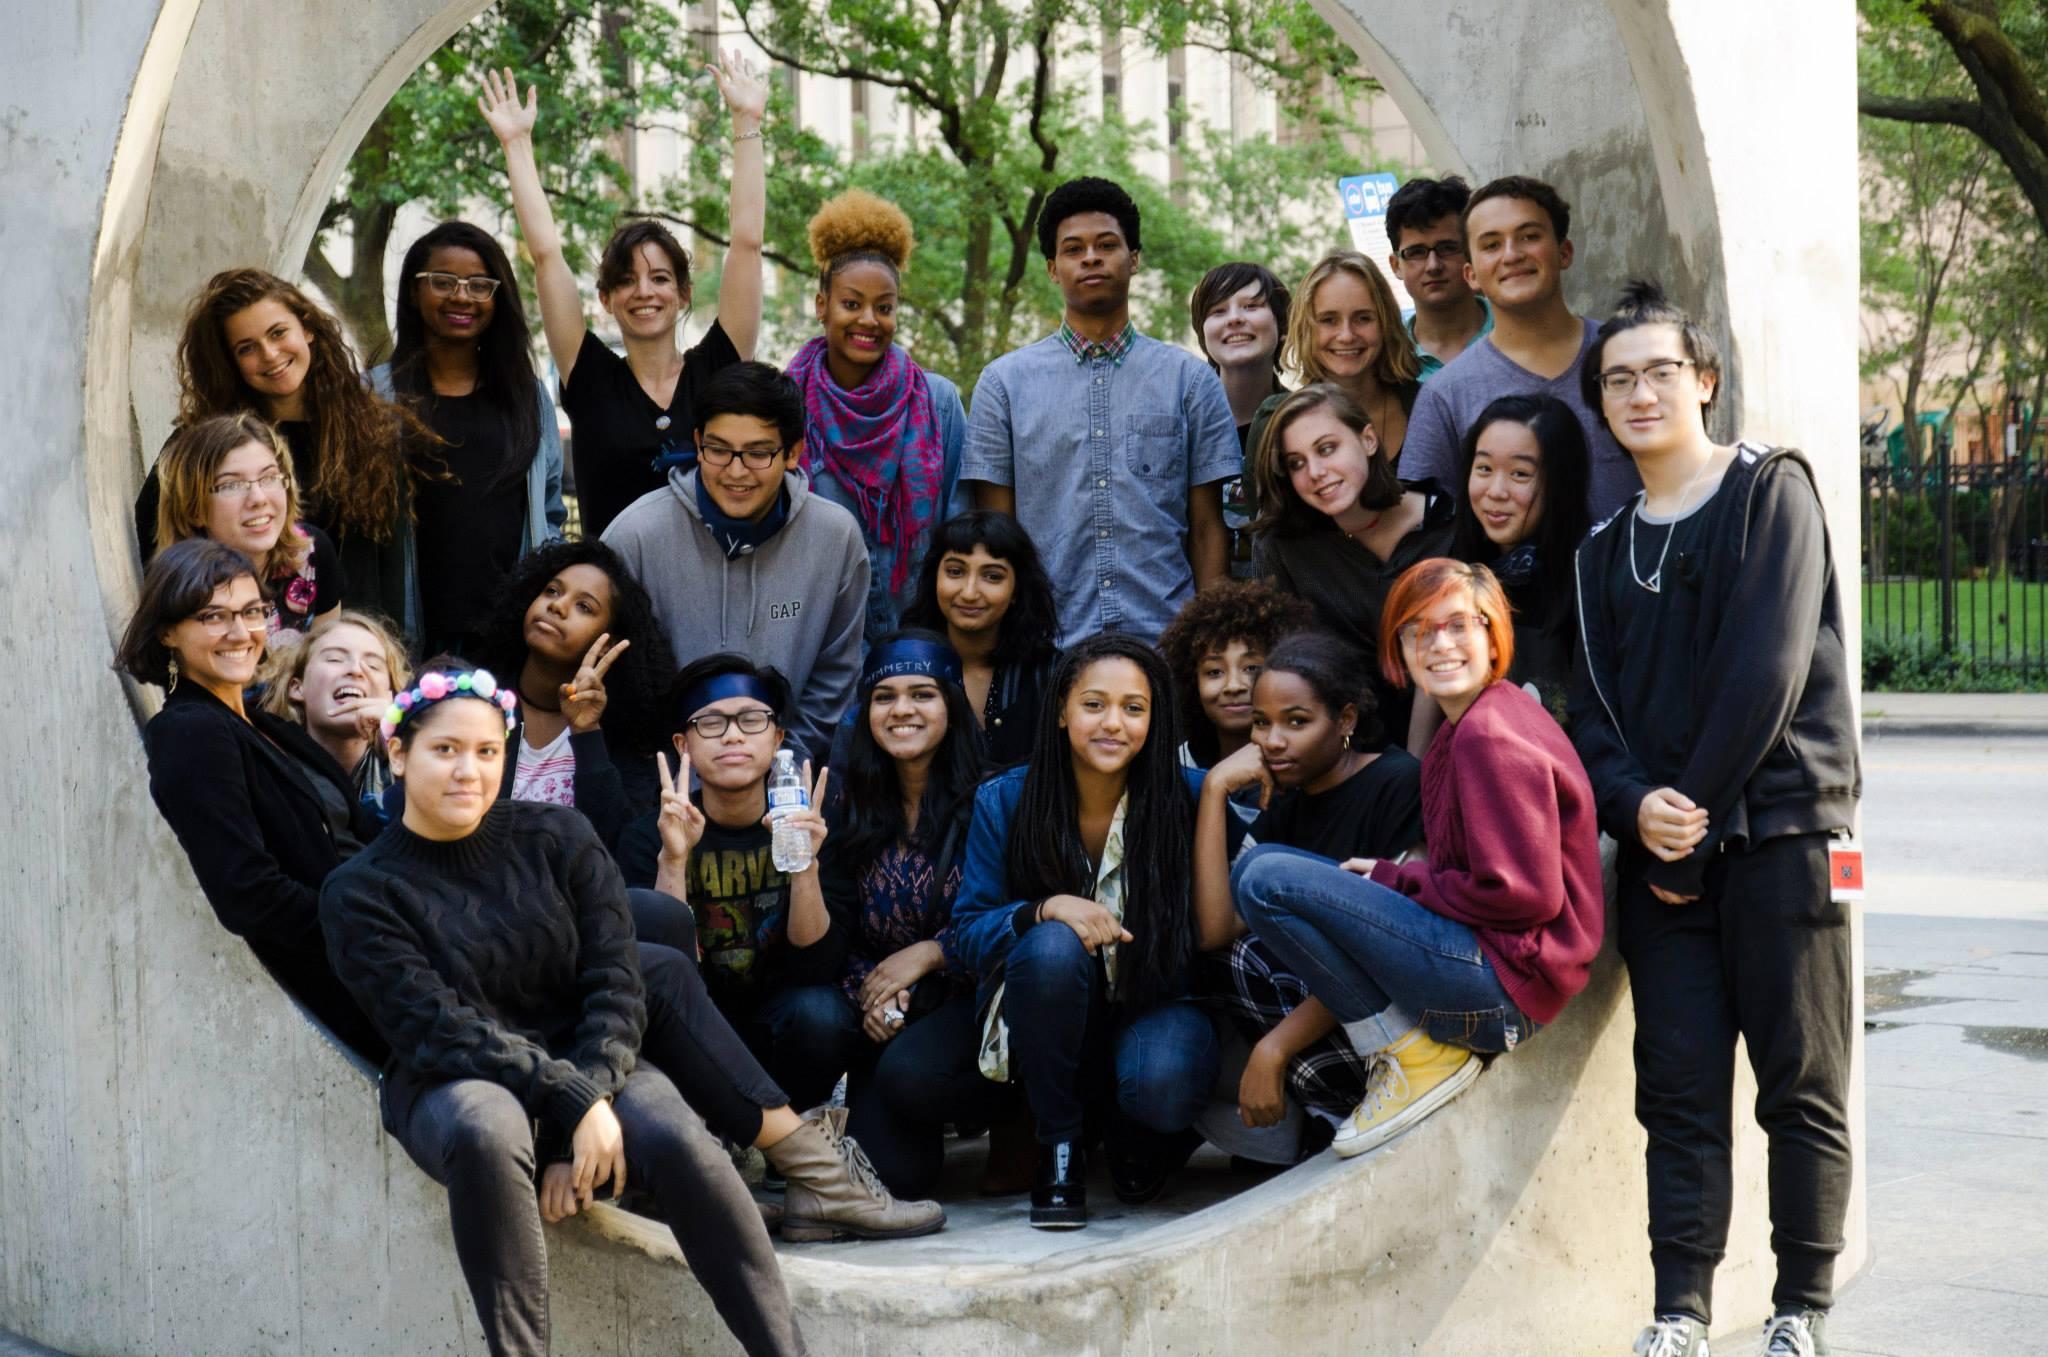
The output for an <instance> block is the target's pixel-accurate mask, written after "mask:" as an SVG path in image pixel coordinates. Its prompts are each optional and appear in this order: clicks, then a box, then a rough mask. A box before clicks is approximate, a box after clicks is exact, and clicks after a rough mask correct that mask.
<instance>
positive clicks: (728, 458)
mask: <svg viewBox="0 0 2048 1357" xmlns="http://www.w3.org/2000/svg"><path fill="white" fill-rule="evenodd" d="M781 455H782V449H781V448H764V447H761V446H759V445H756V446H754V447H751V448H729V447H727V446H726V445H725V444H723V443H713V442H711V441H710V440H709V439H706V440H705V441H704V442H703V443H701V444H699V445H698V447H697V456H698V457H699V458H700V459H701V460H703V461H706V462H709V463H710V464H711V465H712V466H731V465H732V459H733V458H735V457H737V458H739V459H740V465H741V466H744V467H746V468H748V469H749V470H752V471H766V470H767V469H768V468H769V467H771V466H774V465H775V459H776V458H778V457H780V456H781ZM743 728H744V727H743ZM749 733H750V734H751V733H752V732H749Z"/></svg>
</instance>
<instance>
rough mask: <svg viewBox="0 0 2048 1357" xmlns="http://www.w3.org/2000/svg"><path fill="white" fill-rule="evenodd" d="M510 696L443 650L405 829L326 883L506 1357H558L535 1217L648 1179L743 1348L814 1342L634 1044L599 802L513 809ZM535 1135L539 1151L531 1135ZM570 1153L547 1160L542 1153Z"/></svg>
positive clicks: (338, 938) (625, 956)
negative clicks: (588, 811) (595, 816)
mask: <svg viewBox="0 0 2048 1357" xmlns="http://www.w3.org/2000/svg"><path fill="white" fill-rule="evenodd" d="M515 705H516V704H515V702H514V699H513V697H512V695H511V693H510V692H509V691H506V690H502V689H499V688H498V687H497V684H496V681H495V679H493V678H492V676H491V674H490V673H489V671H487V670H470V669H468V668H466V667H462V666H461V665H460V663H459V662H452V663H451V662H447V661H445V660H444V661H443V662H441V663H430V664H429V665H428V666H427V667H426V669H425V671H424V672H422V673H421V675H420V677H419V682H418V684H417V686H415V687H414V688H412V689H410V690H408V691H407V692H405V693H402V694H400V695H399V698H398V700H397V701H396V702H395V703H394V705H393V706H392V708H391V709H390V711H389V712H387V714H386V718H385V721H384V723H383V731H384V734H385V735H386V737H387V747H388V749H389V751H390V756H391V763H392V768H393V770H394V771H395V772H396V773H397V774H398V775H399V776H400V777H401V778H403V779H404V780H405V783H406V790H407V796H406V801H405V811H404V815H403V818H402V820H401V821H400V822H399V823H396V824H394V825H392V826H391V828H390V829H389V830H388V831H387V832H386V833H385V834H384V835H383V836H382V837H380V838H379V839H378V840H377V841H376V842H375V843H374V844H372V845H371V846H370V847H369V848H367V849H365V850H364V851H363V852H362V853H359V854H357V855H356V857H355V858H354V859H352V860H351V861H350V863H349V864H348V866H347V868H346V869H344V870H343V871H341V872H338V873H336V874H335V875H334V876H333V877H332V878H330V879H329V881H328V883H327V885H326V886H325V888H324V889H323V890H322V892H321V908H320V915H321V925H322V927H323V929H324V930H325V933H326V938H327V945H328V950H329V953H330V954H331V956H332V957H333V959H334V965H335V970H336V972H337V973H338V974H339V975H340V976H341V978H342V981H343V983H344V984H346V985H347V986H348V988H349V990H350V991H351V992H352V993H353V994H354V995H355V996H356V998H357V1000H358V1001H359V1002H360V1003H361V1004H362V1005H363V1007H364V1009H365V1010H366V1011H367V1012H368V1013H369V1014H370V1016H371V1020H372V1021H373V1022H374V1023H375V1024H376V1025H377V1028H378V1030H379V1031H380V1032H381V1033H383V1034H384V1035H385V1037H386V1038H387V1039H388V1040H389V1041H390V1043H391V1045H392V1047H393V1049H394V1051H395V1052H397V1054H396V1055H395V1056H394V1059H393V1062H392V1065H391V1067H390V1069H389V1070H388V1072H387V1075H386V1077H385V1080H384V1085H383V1094H382V1096H383V1102H384V1118H385V1125H386V1126H387V1127H388V1128H390V1130H391V1132H392V1134H393V1135H395V1136H396V1137H397V1138H398V1140H399V1142H400V1143H401V1144H403V1145H404V1146H405V1148H406V1152H407V1153H408V1154H410V1155H411V1156H412V1157H413V1160H414V1161H415V1162H416V1163H418V1164H419V1165H420V1167H421V1168H422V1169H424V1170H426V1172H427V1173H429V1174H430V1175H432V1176H433V1177H434V1178H435V1179H436V1180H437V1181H439V1182H441V1183H443V1184H445V1185H446V1187H447V1188H448V1196H449V1213H450V1215H451V1216H452V1217H453V1221H454V1227H455V1239H456V1252H457V1254H458V1256H459V1257H460V1258H461V1260H462V1266H463V1274H464V1276H465V1277H466V1278H467V1280H468V1282H469V1285H470V1294H471V1297H472V1298H473V1300H474V1301H475V1304H476V1308H477V1314H478V1317H479V1319H481V1320H482V1322H483V1327H484V1334H485V1338H486V1339H487V1341H488V1342H489V1344H490V1350H491V1352H492V1353H493V1354H522V1355H526V1354H534V1355H538V1354H543V1353H545V1352H547V1350H548V1292H547V1280H546V1279H547V1248H546V1244H545V1242H544V1239H543V1236H542V1233H541V1229H540V1222H541V1220H542V1219H547V1220H557V1219H560V1218H561V1217H563V1216H565V1215H571V1214H574V1213H575V1212H576V1211H577V1210H579V1209H581V1208H583V1207H585V1206H587V1205H589V1203H590V1202H591V1201H592V1199H593V1198H594V1197H595V1195H596V1194H597V1193H598V1192H599V1191H601V1190H605V1189H609V1191H610V1192H611V1194H613V1195H616V1194H617V1193H619V1192H621V1191H623V1190H624V1189H625V1188H626V1186H627V1183H628V1181H629V1180H635V1181H638V1182H641V1183H644V1184H646V1185H647V1186H648V1189H649V1191H650V1192H651V1193H652V1194H653V1196H654V1199H655V1203H656V1205H657V1207H658V1209H659V1212H660V1216H661V1218H662V1219H663V1220H664V1221H666V1222H667V1223H668V1226H669V1228H670V1229H671V1230H673V1231H674V1232H675V1236H676V1240H677V1242H678V1243H679V1244H681V1245H682V1249H683V1255H684V1257H685V1258H686V1259H687V1260H688V1262H689V1265H690V1270H691V1272H692V1273H693V1274H694V1275H695V1276H696V1278H697V1280H698V1281H699V1282H700V1283H702V1285H703V1286H704V1288H705V1290H706V1291H708V1292H709V1293H710V1295H711V1298H712V1301H713V1303H714V1304H715V1305H716V1306H717V1307H718V1311H719V1314H720V1316H721V1317H722V1318H723V1319H724V1320H725V1323H726V1325H727V1327H728V1328H729V1329H731V1331H732V1333H733V1336H734V1337H735V1338H737V1339H738V1340H739V1343H740V1345H741V1347H742V1348H743V1349H744V1350H745V1351H747V1352H748V1353H800V1352H802V1351H804V1343H803V1338H802V1336H801V1335H800V1334H799V1333H798V1332H797V1327H796V1319H795V1316H794V1315H793V1314H792V1313H791V1310H790V1303H789V1295H788V1292H787V1290H786V1289H785V1288H784V1286H783V1283H782V1276H781V1271H780V1269H779V1267H778V1266H777V1264H776V1261H775V1254H774V1250H773V1249H772V1248H771V1247H770V1245H769V1243H768V1235H767V1231H766V1229H765V1228H764V1227H763V1225H762V1222H761V1216H760V1213H759V1211H758V1209H757V1208H756V1207H755V1205H754V1203H753V1201H752V1199H751V1198H750V1197H749V1196H748V1195H747V1191H746V1188H745V1186H744V1185H743V1184H742V1183H741V1182H740V1179H739V1174H738V1173H737V1172H736V1171H735V1170H734V1168H733V1166H732V1161H731V1160H730V1159H729V1158H728V1157H727V1155H726V1153H725V1151H724V1150H723V1149H722V1148H721V1147H720V1145H719V1143H718V1140H717V1138H716V1137H714V1136H713V1135H712V1134H711V1133H710V1132H709V1131H708V1130H707V1129H706V1128H705V1126H704V1123H703V1122H702V1121H701V1120H700V1119H699V1118H698V1116H697V1114H696V1113H695V1112H693V1111H691V1110H690V1108H689V1107H688V1106H687V1105H685V1103H684V1102H683V1099H682V1097H681V1095H680V1094H678V1093H677V1091H676V1088H675V1085H674V1084H672V1083H671V1082H670V1081H669V1079H668V1076H667V1075H665V1074H663V1073H662V1072H661V1070H659V1069H658V1068H656V1067H655V1066H653V1065H652V1064H650V1063H649V1062H648V1060H647V1059H646V1058H645V1056H646V1053H644V1052H642V1051H641V1049H640V1045H641V1037H642V1034H643V1031H644V1029H645V1027H646V1024H647V1004H646V998H645V994H644V992H643V989H642V983H641V976H640V967H639V964H638V961H637V959H636V952H635V942H634V937H633V919H632V914H631V912H630V911H629V909H628V907H627V903H626V891H625V887H624V885H623V884H622V883H621V882H620V880H619V874H618V869H617V868H616V867H614V866H613V865H612V861H611V858H610V857H609V856H608V855H607V854H606V853H605V851H604V846H603V845H602V844H601V843H599V842H598V839H597V835H596V834H595V833H593V832H592V831H591V828H590V824H589V822H588V821H586V820H585V819H584V818H583V817H582V816H580V815H577V814H575V813H573V812H571V811H569V810H568V809H566V808H564V807H560V806H549V805H542V804H538V803H533V802H523V801H505V802H501V801H499V800H498V783H499V781H500V780H501V779H502V778H503V776H504V774H505V762H506V738H507V735H508V734H509V732H510V728H511V725H512V711H513V708H514V706H515ZM536 1128H538V1133H539V1136H540V1143H541V1145H542V1147H544V1148H543V1149H540V1150H537V1148H536ZM549 1145H553V1146H566V1150H567V1156H568V1158H567V1162H566V1163H564V1162H553V1163H546V1166H545V1168H544V1169H543V1170H542V1171H541V1173H540V1192H539V1199H538V1201H536V1200H535V1195H534V1180H535V1170H536V1168H537V1167H539V1166H540V1165H541V1164H542V1163H544V1162H545V1160H546V1154H545V1147H547V1146H549Z"/></svg>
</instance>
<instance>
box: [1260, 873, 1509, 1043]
mask: <svg viewBox="0 0 2048 1357" xmlns="http://www.w3.org/2000/svg"><path fill="white" fill-rule="evenodd" d="M1230 889H1231V895H1232V898H1233V899H1235V900H1236V901H1237V910H1238V913H1239V914H1240V915H1242V916H1243V917H1244V921H1245V925H1246V926H1247V927H1249V928H1250V929H1251V931H1252V934H1253V936H1255V937H1257V938H1258V940H1259V941H1260V942H1262V943H1264V944H1265V945H1266V946H1267V947H1268V948H1269V949H1271V951H1272V952H1273V954H1274V955H1275V956H1276V957H1278V958H1279V960H1280V964H1281V965H1282V966H1284V967H1285V968H1286V969H1287V970H1288V971H1290V972H1292V973H1293V974H1294V975H1296V976H1298V977H1300V978H1301V980H1302V981H1303V983H1305V984H1306V985H1307V986H1308V990H1309V993H1310V994H1313V995H1314V996H1315V997H1316V998H1318V999H1320V1000H1322V1001H1323V1005H1324V1007H1326V1008H1328V1009H1329V1010H1330V1012H1332V1013H1334V1014H1335V1015H1336V1016H1337V1020H1338V1021H1339V1022H1341V1023H1343V1024H1344V1031H1345V1035H1347V1036H1349V1037H1350V1038H1351V1044H1352V1045H1353V1046H1355V1047H1356V1048H1357V1049H1358V1051H1359V1053H1360V1054H1361V1055H1363V1054H1367V1053H1370V1052H1372V1051H1378V1050H1383V1049H1385V1048H1386V1047H1387V1046H1389V1045H1391V1044H1392V1043H1393V1042H1394V1041H1395V1040H1396V1039H1397V1038H1399V1037H1400V1036H1401V1035H1402V1034H1404V1033H1405V1032H1407V1031H1409V1030H1410V1029H1411V1028H1413V1027H1415V1026H1417V1025H1418V1024H1420V1025H1421V1026H1422V1027H1423V1028H1424V1029H1425V1030H1427V1031H1428V1033H1429V1035H1430V1036H1431V1037H1433V1038H1435V1039H1436V1040H1437V1041H1441V1042H1445V1043H1447V1044H1449V1045H1452V1046H1463V1047H1465V1048H1467V1049H1468V1050H1473V1051H1480V1052H1494V1051H1509V1050H1513V1049H1514V1047H1515V1044H1516V1043H1517V1042H1520V1041H1523V1040H1526V1039H1527V1038H1528V1037H1530V1036H1531V1035H1533V1034H1534V1033H1535V1031H1536V1024H1535V1023H1534V1022H1532V1021H1531V1020H1530V1019H1529V1018H1528V1017H1527V1016H1525V1015H1524V1014H1523V1012H1522V1011H1521V1010H1520V1009H1519V1008H1517V1007H1515V1002H1514V1000H1512V999H1510V998H1509V997H1508V994H1507V991H1506V990H1504V989H1503V988H1501V983H1500V979H1499V977H1497V976H1496V975H1495V974H1494V971H1493V963H1492V962H1490V961H1488V960H1487V958H1486V954H1485V953H1484V952H1482V951H1480V949H1479V939H1478V938H1477V937H1476V936H1475V935H1474V934H1473V932H1472V930H1471V929H1470V928H1468V927H1466V926H1465V925H1464V924H1461V923H1459V922H1458V921H1457V920H1455V919H1446V918H1445V917H1443V916H1442V915H1441V914H1436V913H1433V912H1432V911H1430V910H1429V909H1427V908H1426V907H1424V906H1423V905H1421V904H1419V903H1417V902H1416V901H1414V900H1411V899H1409V898H1408V897H1407V896H1405V895H1403V894H1401V893H1400V892H1399V891H1397V890H1393V889H1391V888H1389V887H1386V886H1382V885H1380V884H1379V883H1378V882H1376V881H1371V880H1368V879H1367V878H1365V877H1362V876H1358V875H1356V874H1354V873H1351V872H1347V871H1345V870H1344V869H1343V868H1341V867H1339V866H1337V865H1336V864H1335V863H1334V862H1331V861H1330V860H1329V859H1328V858H1322V857H1317V856H1316V855H1315V854H1313V853H1304V852H1302V851H1300V850H1299V849H1295V848H1282V847H1278V846H1275V845H1271V844H1260V845H1259V846H1257V847H1255V848H1253V849H1252V850H1251V851H1249V852H1247V853H1245V854H1244V855H1243V856H1242V857H1240V858H1239V859H1238V860H1237V866H1236V869H1235V870H1234V871H1233V872H1232V873H1231V877H1230Z"/></svg>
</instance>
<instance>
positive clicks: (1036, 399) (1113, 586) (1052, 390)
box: [960, 335, 1244, 646]
mask: <svg viewBox="0 0 2048 1357" xmlns="http://www.w3.org/2000/svg"><path fill="white" fill-rule="evenodd" d="M1243 470H1244V456H1243V454H1242V453H1241V452H1240V451H1239V450H1238V446H1237V423H1236V421H1235V419H1233V418H1232V416H1231V413H1230V402H1229V400H1228V399H1227V398H1226V397H1225V396H1224V394H1223V383H1222V381H1221V380H1219V379H1218V378H1217V376H1216V374H1215V373H1214V372H1211V371H1210V370H1209V366H1208V364H1206V363H1204V362H1203V361H1202V360H1201V359H1199V358H1197V357H1195V356H1194V355H1193V354H1191V353H1189V352H1188V351H1187V350H1185V349H1182V348H1178V347H1176V346H1174V345H1172V344H1163V343H1161V342H1160V341H1159V340H1156V339H1151V338H1148V337H1146V336H1144V335H1138V336H1136V339H1135V342H1134V343H1133V344H1132V345H1131V348H1130V351H1129V352H1128V353H1126V354H1125V355H1124V356H1123V358H1122V360H1121V361H1117V360H1114V359H1110V358H1106V357H1099V356H1098V357H1090V358H1084V359H1077V358H1076V357H1075V355H1074V352H1073V350H1072V349H1070V348H1068V347H1067V345H1066V344H1065V343H1063V342H1062V341H1061V340H1060V338H1059V336H1058V335H1051V336H1048V337H1047V338H1045V339H1041V340H1039V341H1038V342H1037V343H1035V344H1027V345H1026V346H1025V347H1023V348H1021V349H1018V350H1016V351H1014V352H1012V353H1007V354H1004V355H1003V356H1002V357H1001V358H998V359H996V361H995V362H993V363H990V364H989V365H988V366H987V367H986V368H984V369H983V370H982V373H981V380H980V381H979V382H978V383H977V384H976V385H975V388H974V405H973V409H972V410H971V412H970V413H969V415H968V420H967V453H966V456H965V457H964V458H963V459H962V460H961V463H960V478H961V479H962V480H969V481H987V482H988V483H990V484H991V485H1006V486H1010V487H1012V488H1013V489H1014V490H1015V491H1016V495H1017V520H1018V522H1020V523H1022V524H1023V525H1024V530H1025V531H1026V532H1028V533H1030V534H1031V538H1032V540H1033V541H1034V542H1036V543H1037V544H1038V551H1039V554H1040V555H1041V556H1043V557H1044V558H1045V573H1046V574H1047V575H1048V576H1049V577H1050V578H1051V580H1052V587H1053V594H1054V596H1055V598H1056V599H1057V600H1058V603H1059V618H1060V628H1059V630H1060V635H1059V643H1060V644H1061V645H1062V646H1070V645H1072V644H1074V643H1075V642H1076V641H1079V640H1081V639H1082V638H1084V637H1087V636H1092V635H1094V634H1095V633H1096V632H1099V631H1121V632H1129V633H1131V634H1132V635H1135V636H1140V637H1143V638H1145V639H1146V640H1153V639H1156V638H1157V637H1158V635H1159V633H1160V632H1162V631H1164V630H1165V629H1166V624H1167V623H1168V622H1171V621H1172V620H1173V615H1174V614H1175V613H1176V612H1178V611H1179V610H1180V606H1181V604H1183V603H1185V602H1187V600H1188V596H1189V595H1190V594H1192V593H1193V592H1194V571H1193V568H1192V567H1191V566H1190V565H1189V564H1188V554H1187V553H1188V499H1189V492H1190V491H1191V490H1192V489H1193V488H1194V487H1196V486H1198V485H1209V484H1212V483H1214V482H1218V481H1227V480H1231V479H1233V478H1235V477H1237V476H1239V475H1241V474H1242V473H1243Z"/></svg>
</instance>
